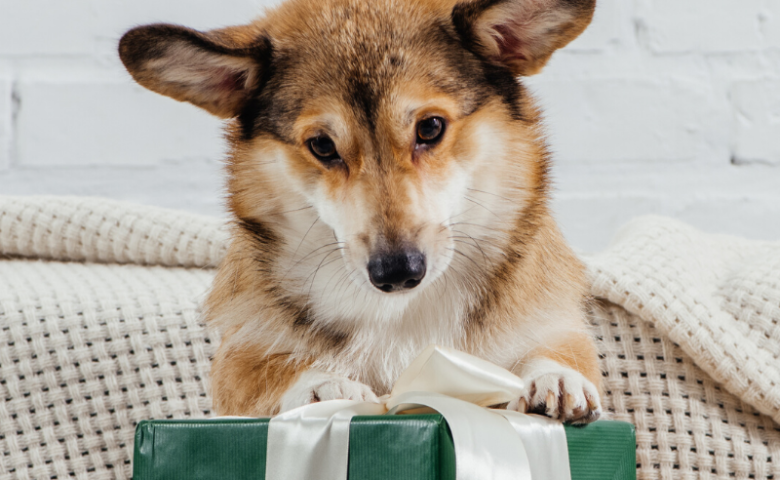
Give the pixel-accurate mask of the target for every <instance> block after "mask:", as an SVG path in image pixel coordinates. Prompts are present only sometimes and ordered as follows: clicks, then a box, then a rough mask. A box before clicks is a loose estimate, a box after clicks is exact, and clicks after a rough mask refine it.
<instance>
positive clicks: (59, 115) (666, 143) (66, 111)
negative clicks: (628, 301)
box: [0, 0, 780, 250]
mask: <svg viewBox="0 0 780 480" xmlns="http://www.w3.org/2000/svg"><path fill="white" fill-rule="evenodd" d="M366 1H369V0H366ZM599 1H600V4H599V8H598V11H597V16H596V19H595V22H594V24H593V25H592V27H591V28H590V30H589V31H588V32H586V34H585V35H584V36H583V37H582V38H580V39H579V40H577V41H576V42H575V43H573V44H572V45H570V46H569V47H567V48H566V49H565V50H563V51H561V52H559V53H558V54H557V55H556V56H555V57H554V59H553V61H552V63H551V64H550V65H549V67H548V68H547V70H546V71H545V72H544V73H542V74H541V75H539V76H537V77H534V78H532V79H529V80H528V83H529V84H530V85H531V86H532V87H533V90H534V91H536V92H537V94H538V97H539V99H540V101H541V103H542V105H543V106H544V107H545V109H546V112H547V123H548V127H549V132H550V137H549V141H550V144H551V146H552V149H553V150H554V152H555V153H556V160H557V162H556V166H555V169H554V177H555V180H556V193H555V199H554V201H553V207H554V209H555V211H556V215H557V217H558V219H559V220H560V222H561V224H562V227H563V230H564V233H565V234H566V236H567V237H568V238H569V240H570V241H571V243H572V244H574V245H575V246H576V247H578V248H580V249H584V250H598V249H601V248H603V247H604V246H606V244H607V242H608V241H609V239H610V238H611V236H612V235H613V233H614V232H615V230H616V229H617V227H619V226H620V225H621V224H623V223H625V222H626V221H627V220H629V219H630V218H632V217H634V216H637V215H641V214H646V213H659V214H664V215H669V216H672V217H676V218H679V219H682V220H684V221H687V222H689V223H692V224H694V225H696V226H698V227H701V228H704V229H706V230H708V231H715V232H724V233H733V234H738V235H742V236H747V237H751V238H759V239H780V0H739V1H737V0H599ZM273 3H275V2H273V1H271V0H266V1H263V0H67V1H64V0H0V193H2V194H74V195H101V196H107V197H112V198H117V199H124V200H130V201H135V202H140V203H147V204H154V205H160V206H165V207H173V208H183V209H187V210H191V211H195V212H200V213H206V214H210V215H224V209H223V206H222V181H223V179H222V175H221V172H220V159H221V157H222V153H221V152H222V150H223V144H222V140H221V133H220V122H219V121H218V120H216V119H213V118H211V117H209V116H208V114H206V113H203V112H201V111H199V110H198V109H196V108H194V107H191V106H189V105H185V104H179V103H177V102H174V101H173V100H169V99H166V98H163V97H159V96H157V95H155V94H152V93H151V92H147V91H145V90H143V89H142V88H140V87H138V86H135V85H134V84H133V83H132V81H131V80H130V78H129V76H128V75H127V74H126V73H125V72H124V69H123V68H122V66H121V64H120V63H119V61H118V59H117V57H116V52H115V49H116V42H117V39H118V38H119V37H120V36H121V34H122V33H123V32H124V31H125V30H126V29H128V28H130V27H132V26H134V25H137V24H141V23H149V22H161V21H164V22H173V23H181V24H185V25H188V26H192V27H195V28H199V29H208V28H213V27H218V26H224V25H229V24H235V23H242V22H244V21H247V20H248V19H249V18H251V17H252V16H253V15H255V14H257V13H260V12H262V8H263V6H264V5H270V4H273Z"/></svg>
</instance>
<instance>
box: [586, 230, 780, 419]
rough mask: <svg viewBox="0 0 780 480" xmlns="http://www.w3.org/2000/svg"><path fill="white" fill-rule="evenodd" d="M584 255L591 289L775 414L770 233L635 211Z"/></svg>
mask: <svg viewBox="0 0 780 480" xmlns="http://www.w3.org/2000/svg"><path fill="white" fill-rule="evenodd" d="M586 262H587V264H588V267H589V270H590V272H591V276H592V279H593V287H592V294H593V295H594V296H595V297H598V298H603V299H605V300H608V301H610V302H611V303H613V304H615V305H619V306H621V307H623V308H624V309H626V310H627V311H628V312H630V313H632V314H635V315H637V316H638V317H639V318H641V319H643V320H645V321H647V322H650V323H652V324H653V325H655V328H657V329H658V330H659V331H660V332H661V333H662V334H663V335H666V336H668V337H669V339H671V340H672V341H673V342H675V343H676V344H678V345H679V346H680V347H682V349H683V350H684V351H685V353H687V354H688V355H689V356H690V357H691V358H692V359H693V360H694V361H695V362H696V364H697V365H698V366H699V367H701V368H702V370H704V371H705V372H707V373H708V374H709V375H710V376H712V378H713V379H715V380H716V381H718V382H719V383H722V384H723V385H724V386H725V387H726V389H728V390H729V391H730V392H731V393H733V394H734V395H736V396H738V397H739V398H741V399H742V400H744V401H745V402H746V403H748V404H750V405H752V406H753V407H755V408H756V409H757V410H758V411H760V412H761V413H764V414H766V415H769V416H770V417H772V418H773V419H774V420H775V421H776V422H778V423H780V242H777V243H769V242H754V241H749V240H744V239H740V238H735V237H729V236H725V235H711V234H706V233H702V232H700V231H698V230H696V229H694V228H692V227H690V226H688V225H685V224H683V223H681V222H678V221H675V220H671V219H668V218H663V217H644V218H640V219H637V220H634V221H633V222H631V223H630V224H628V225H626V226H625V227H623V229H621V231H620V232H619V233H618V235H617V237H616V238H615V239H614V240H613V243H612V245H611V246H610V248H608V249H607V251H606V252H604V253H602V254H600V255H593V256H591V257H589V258H587V259H586Z"/></svg>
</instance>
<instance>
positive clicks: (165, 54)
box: [119, 24, 271, 118]
mask: <svg viewBox="0 0 780 480" xmlns="http://www.w3.org/2000/svg"><path fill="white" fill-rule="evenodd" d="M245 30H246V31H245ZM245 30H244V29H241V27H234V28H228V29H222V30H212V31H210V32H199V31H196V30H193V29H191V28H185V27H181V26H178V25H167V24H156V25H146V26H142V27H137V28H134V29H132V30H130V31H129V32H127V33H126V34H125V35H124V36H123V37H122V39H121V40H120V41H119V56H120V58H121V59H122V62H123V63H124V64H125V67H126V68H127V70H128V72H130V74H131V75H132V76H133V78H134V79H135V80H136V81H137V82H138V83H140V84H141V85H143V86H144V87H146V88H148V89H149V90H152V91H154V92H157V93H160V94H162V95H167V96H169V97H172V98H175V99H176V100H179V101H182V102H190V103H192V104H194V105H197V106H198V107H201V108H203V109H204V110H207V111H209V112H211V113H212V114H214V115H216V116H218V117H222V118H232V117H235V116H237V115H239V114H240V112H241V110H242V109H243V107H244V105H245V104H246V103H247V101H248V100H249V99H250V96H251V94H252V92H253V90H254V88H255V87H256V85H257V81H258V78H259V76H260V75H261V72H262V69H263V68H264V67H266V66H267V65H265V63H267V57H269V55H270V50H271V47H270V44H269V43H268V41H267V40H266V41H263V39H257V38H256V37H255V36H253V35H251V33H253V32H251V29H249V28H247V27H245Z"/></svg>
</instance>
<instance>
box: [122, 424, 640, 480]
mask: <svg viewBox="0 0 780 480" xmlns="http://www.w3.org/2000/svg"><path fill="white" fill-rule="evenodd" d="M268 422H269V420H268V419H215V420H152V421H143V422H141V423H139V425H138V428H137V430H136V437H135V459H134V464H133V479H134V480H199V479H203V480H206V479H209V480H213V479H220V480H262V479H264V478H266V477H265V470H266V450H267V443H266V442H267V435H268ZM564 429H565V431H566V443H567V449H568V465H569V468H570V471H571V480H634V479H636V453H635V451H636V447H635V439H634V427H633V425H631V424H628V423H623V422H610V421H600V422H596V423H592V424H590V425H588V426H585V427H574V426H568V425H567V426H565V427H564ZM544 455H545V456H547V457H549V458H550V459H553V460H555V461H561V460H562V459H561V458H560V456H561V455H564V456H565V455H567V453H566V452H555V451H549V452H545V453H544ZM348 469H349V470H348V475H349V480H399V479H403V480H454V479H455V478H456V477H455V449H454V446H453V443H452V437H451V435H450V432H449V429H448V428H447V424H446V422H445V421H444V418H443V417H442V416H441V415H399V416H368V417H363V416H358V417H353V418H352V422H351V426H350V432H349V467H348ZM481 478H488V479H489V478H492V477H491V476H490V475H486V476H484V477H481ZM517 478H518V479H521V478H522V477H519V476H518V477H517ZM269 480H272V479H269ZM533 480H536V479H533ZM539 480H552V479H549V478H544V479H539ZM556 480H557V479H556Z"/></svg>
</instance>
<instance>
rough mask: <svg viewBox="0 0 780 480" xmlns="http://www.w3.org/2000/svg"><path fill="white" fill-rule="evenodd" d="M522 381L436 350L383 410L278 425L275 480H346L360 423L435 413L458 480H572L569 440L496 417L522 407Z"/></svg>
mask: <svg viewBox="0 0 780 480" xmlns="http://www.w3.org/2000/svg"><path fill="white" fill-rule="evenodd" d="M523 387H524V385H523V380H522V379H520V378H519V377H517V376H516V375H514V374H512V373H510V372H509V371H507V370H505V369H503V368H501V367H498V366H496V365H494V364H492V363H490V362H487V361H485V360H482V359H480V358H477V357H474V356H472V355H468V354H466V353H463V352H459V351H457V350H453V349H449V348H443V347H438V346H435V345H431V346H430V347H428V348H427V349H425V351H424V352H423V353H422V354H421V355H420V356H419V357H417V359H415V360H414V361H413V362H412V364H411V365H410V366H409V367H408V368H407V369H406V371H404V372H403V373H402V374H401V376H400V377H399V378H398V381H397V382H396V384H395V386H394V387H393V390H392V393H390V395H387V396H385V397H383V398H382V399H381V400H382V403H379V404H377V403H370V402H359V401H353V400H331V401H327V402H320V403H314V404H311V405H306V406H303V407H300V408H296V409H294V410H290V411H288V412H285V413H282V414H280V415H278V416H276V417H274V418H272V419H271V421H270V423H269V426H268V452H267V456H266V458H267V461H266V475H265V478H266V479H268V480H346V478H347V464H348V455H349V423H350V420H351V419H352V417H353V416H355V415H385V414H387V415H395V414H399V413H402V412H405V411H408V410H413V409H418V408H423V407H426V408H431V409H433V410H436V411H437V412H439V413H440V414H441V415H442V416H443V417H444V418H445V420H446V421H447V424H448V425H449V427H450V431H451V432H452V440H453V443H454V445H455V468H456V479H457V480H475V479H484V478H490V479H494V480H518V479H521V480H542V479H544V480H571V474H570V470H569V455H568V447H567V444H566V434H565V432H564V430H563V425H562V424H561V423H560V422H556V421H554V420H550V419H548V418H546V417H540V416H535V415H524V414H520V413H517V412H509V411H506V410H498V409H489V408H485V407H489V406H491V405H499V404H503V403H507V402H510V401H513V400H516V399H518V398H519V397H520V395H521V394H522V393H523Z"/></svg>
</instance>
